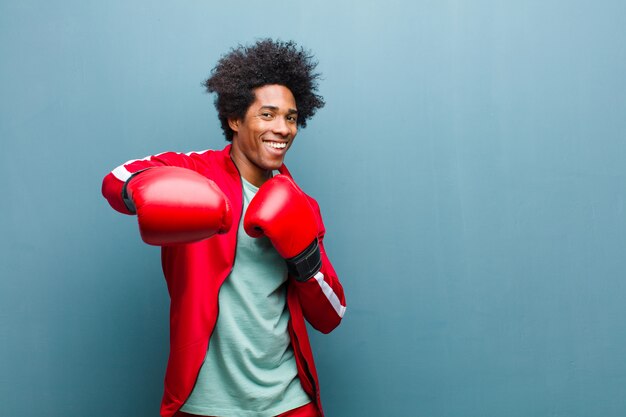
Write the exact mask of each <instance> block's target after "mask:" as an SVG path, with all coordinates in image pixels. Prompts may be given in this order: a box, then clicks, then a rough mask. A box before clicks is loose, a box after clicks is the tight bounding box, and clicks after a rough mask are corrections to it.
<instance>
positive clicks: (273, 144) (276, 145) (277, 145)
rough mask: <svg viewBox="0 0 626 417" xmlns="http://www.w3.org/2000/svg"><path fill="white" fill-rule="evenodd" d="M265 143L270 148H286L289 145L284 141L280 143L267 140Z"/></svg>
mask: <svg viewBox="0 0 626 417" xmlns="http://www.w3.org/2000/svg"><path fill="white" fill-rule="evenodd" d="M265 144H266V145H267V146H269V147H270V148H274V149H284V148H286V147H287V144H286V143H284V142H282V143H279V142H265Z"/></svg>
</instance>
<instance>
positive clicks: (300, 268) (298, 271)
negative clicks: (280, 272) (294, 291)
mask: <svg viewBox="0 0 626 417" xmlns="http://www.w3.org/2000/svg"><path fill="white" fill-rule="evenodd" d="M285 261H286V262H287V271H288V272H289V275H291V276H293V277H294V278H295V279H296V281H300V282H304V281H308V280H309V279H310V278H311V277H312V276H313V275H315V274H317V272H318V271H319V270H320V269H321V268H322V257H321V255H320V248H319V244H318V243H317V237H316V238H315V239H313V242H311V244H310V245H309V246H307V248H306V249H305V250H303V251H302V252H301V253H300V254H299V255H296V256H294V257H293V258H289V259H286V260H285Z"/></svg>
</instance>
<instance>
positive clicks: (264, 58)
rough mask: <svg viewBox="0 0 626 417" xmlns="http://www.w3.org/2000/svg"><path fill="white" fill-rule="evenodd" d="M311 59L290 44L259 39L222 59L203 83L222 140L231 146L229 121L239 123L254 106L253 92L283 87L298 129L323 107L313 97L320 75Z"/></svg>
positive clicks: (310, 56)
mask: <svg viewBox="0 0 626 417" xmlns="http://www.w3.org/2000/svg"><path fill="white" fill-rule="evenodd" d="M316 66H317V62H316V61H314V60H313V56H312V55H311V54H310V53H308V52H307V51H305V50H304V49H303V48H298V46H297V45H296V44H295V43H294V42H293V41H288V42H282V41H275V40H272V39H262V40H259V41H257V42H256V43H255V44H253V45H252V46H242V45H239V46H238V47H236V48H233V49H231V51H230V52H228V53H227V54H226V55H224V56H222V57H221V58H220V60H219V61H218V63H217V65H216V66H215V68H213V70H212V71H211V76H210V77H209V78H208V79H207V80H206V81H205V82H204V84H203V85H204V86H205V87H206V90H207V91H208V92H209V93H216V94H217V97H216V98H215V107H216V108H217V112H218V117H219V119H220V123H221V125H222V130H223V131H224V135H225V136H226V140H227V141H229V142H232V140H233V134H234V132H233V131H232V130H231V129H230V127H229V126H228V119H229V118H239V119H243V117H244V116H245V114H246V111H247V110H248V108H249V107H250V105H251V104H252V103H253V102H254V99H255V97H254V89H255V88H258V87H262V86H264V85H270V84H278V85H283V86H285V87H287V88H288V89H289V90H291V93H292V94H293V96H294V98H295V100H296V105H297V106H298V126H300V127H306V122H307V120H308V119H310V118H311V117H312V116H313V115H314V114H315V112H316V111H317V109H320V108H322V107H323V106H324V99H323V98H322V96H320V95H318V94H316V92H317V80H318V79H319V78H320V74H319V73H316V72H314V70H315V67H316Z"/></svg>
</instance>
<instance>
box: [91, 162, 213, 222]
mask: <svg viewBox="0 0 626 417" xmlns="http://www.w3.org/2000/svg"><path fill="white" fill-rule="evenodd" d="M205 152H208V151H202V152H190V153H177V152H164V153H161V154H158V155H152V156H147V157H145V158H143V159H132V160H130V161H128V162H125V163H123V164H122V165H120V166H118V167H117V168H115V169H114V170H113V171H111V172H109V173H108V174H107V175H106V176H105V177H104V180H103V181H102V195H103V196H104V198H106V199H107V201H108V202H109V204H110V205H111V207H113V208H114V209H115V210H117V211H119V212H120V213H124V214H133V213H131V212H130V211H129V210H128V208H127V207H126V204H125V203H124V200H123V198H122V189H123V187H124V184H125V183H126V181H128V180H129V179H130V178H131V177H132V176H133V175H134V174H137V173H139V172H141V171H143V170H146V169H149V168H152V167H157V166H176V167H181V168H188V169H191V170H194V171H197V172H200V173H202V172H201V164H202V160H201V155H202V154H204V153H205Z"/></svg>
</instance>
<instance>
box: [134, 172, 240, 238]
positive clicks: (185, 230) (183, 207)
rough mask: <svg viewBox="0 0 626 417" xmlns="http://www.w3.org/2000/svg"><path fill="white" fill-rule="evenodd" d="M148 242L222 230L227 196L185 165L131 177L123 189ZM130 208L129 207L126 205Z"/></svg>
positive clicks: (225, 224) (204, 235)
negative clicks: (184, 166)
mask: <svg viewBox="0 0 626 417" xmlns="http://www.w3.org/2000/svg"><path fill="white" fill-rule="evenodd" d="M123 197H124V201H126V202H127V205H130V204H128V200H129V199H130V200H131V201H132V205H134V208H135V209H136V212H137V221H138V222H139V232H140V233H141V238H142V239H143V241H144V242H146V243H148V244H150V245H171V244H177V243H191V242H196V241H199V240H203V239H206V238H208V237H211V236H213V235H214V234H216V233H225V232H227V231H228V230H229V229H230V226H231V223H232V214H231V206H230V202H229V201H228V198H226V196H225V195H224V193H222V190H220V189H219V187H218V186H217V185H215V183H214V182H213V181H211V180H210V179H208V178H206V177H205V176H203V175H201V174H199V173H197V172H195V171H192V170H189V169H185V168H178V167H154V168H149V169H147V170H145V171H141V172H140V173H138V174H136V175H135V176H133V177H131V178H130V179H129V180H128V181H127V182H126V184H124V190H123ZM129 209H131V211H133V210H132V209H133V207H129Z"/></svg>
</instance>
